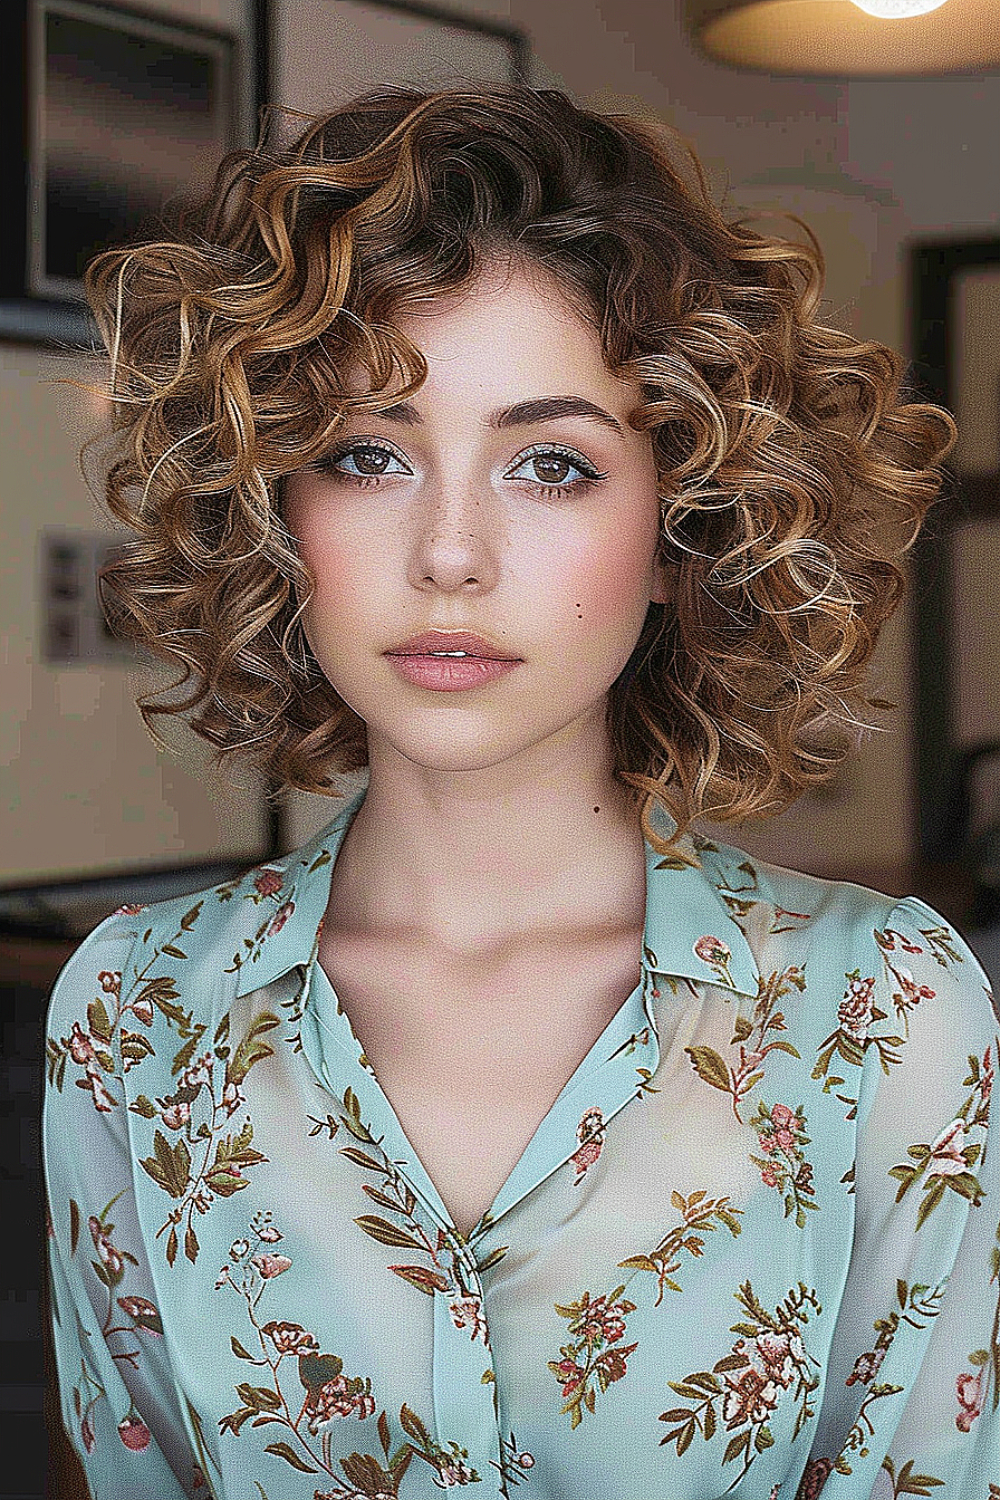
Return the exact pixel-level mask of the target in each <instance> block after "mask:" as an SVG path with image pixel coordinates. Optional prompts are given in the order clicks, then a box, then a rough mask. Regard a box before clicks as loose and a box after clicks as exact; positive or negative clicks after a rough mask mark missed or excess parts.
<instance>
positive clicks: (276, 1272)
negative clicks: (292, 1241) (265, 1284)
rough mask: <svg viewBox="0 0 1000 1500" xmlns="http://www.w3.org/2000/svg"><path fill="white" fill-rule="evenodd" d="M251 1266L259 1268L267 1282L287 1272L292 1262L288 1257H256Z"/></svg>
mask: <svg viewBox="0 0 1000 1500" xmlns="http://www.w3.org/2000/svg"><path fill="white" fill-rule="evenodd" d="M250 1264H251V1265H252V1266H256V1267H257V1270H258V1271H259V1272H260V1274H261V1275H262V1276H263V1278H264V1280H265V1281H270V1280H271V1278H272V1277H273V1276H280V1275H281V1273H282V1272H283V1271H287V1270H288V1268H289V1266H290V1265H291V1261H290V1260H289V1259H288V1256H287V1255H255V1256H254V1257H253V1260H252V1261H251V1262H250Z"/></svg>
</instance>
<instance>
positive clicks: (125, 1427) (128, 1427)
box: [118, 1411, 151, 1453]
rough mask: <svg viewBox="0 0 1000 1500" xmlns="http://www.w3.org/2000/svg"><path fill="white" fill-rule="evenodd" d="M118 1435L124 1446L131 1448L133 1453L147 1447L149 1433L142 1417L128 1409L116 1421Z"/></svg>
mask: <svg viewBox="0 0 1000 1500" xmlns="http://www.w3.org/2000/svg"><path fill="white" fill-rule="evenodd" d="M118 1436H119V1437H120V1438H121V1440H122V1442H123V1443H124V1444H125V1446H126V1448H131V1449H132V1452H133V1453H141V1452H142V1451H143V1449H144V1448H148V1447H149V1440H150V1437H151V1433H150V1431H149V1428H148V1427H147V1426H146V1424H145V1422H144V1421H143V1420H142V1418H141V1417H137V1416H136V1414H135V1412H131V1411H130V1412H129V1414H128V1416H127V1417H122V1419H121V1421H120V1422H119V1423H118Z"/></svg>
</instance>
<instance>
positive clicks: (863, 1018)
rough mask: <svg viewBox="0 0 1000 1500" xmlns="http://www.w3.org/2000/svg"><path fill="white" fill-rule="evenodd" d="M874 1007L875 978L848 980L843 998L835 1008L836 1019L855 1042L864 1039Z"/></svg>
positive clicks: (842, 1029)
mask: <svg viewBox="0 0 1000 1500" xmlns="http://www.w3.org/2000/svg"><path fill="white" fill-rule="evenodd" d="M874 1009H875V980H874V979H851V980H849V981H848V984H847V990H846V992H845V994H844V998H843V1000H842V1001H841V1004H840V1006H839V1008H838V1010H837V1020H838V1022H839V1023H840V1029H841V1031H846V1033H847V1035H848V1036H849V1037H853V1038H854V1040H855V1041H856V1042H863V1041H865V1040H866V1038H867V1036H868V1028H869V1026H870V1025H871V1020H872V1012H873V1011H874Z"/></svg>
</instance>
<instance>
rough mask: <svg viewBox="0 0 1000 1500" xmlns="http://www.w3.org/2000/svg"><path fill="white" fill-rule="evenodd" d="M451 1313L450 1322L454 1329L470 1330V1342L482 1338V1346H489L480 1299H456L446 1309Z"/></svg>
mask: <svg viewBox="0 0 1000 1500" xmlns="http://www.w3.org/2000/svg"><path fill="white" fill-rule="evenodd" d="M448 1311H449V1312H450V1313H451V1321H452V1322H453V1323H454V1325H455V1327H456V1328H471V1329H472V1342H473V1343H475V1341H476V1339H477V1338H482V1341H483V1343H484V1344H487V1345H488V1344H489V1332H488V1330H487V1326H486V1319H485V1317H484V1316H483V1304H482V1299H481V1298H479V1297H458V1298H456V1300H455V1301H454V1302H452V1303H451V1304H450V1306H449V1308H448Z"/></svg>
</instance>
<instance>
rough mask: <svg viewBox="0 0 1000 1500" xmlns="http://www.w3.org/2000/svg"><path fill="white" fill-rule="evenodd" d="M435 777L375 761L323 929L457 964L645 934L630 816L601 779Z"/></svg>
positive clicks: (589, 775)
mask: <svg viewBox="0 0 1000 1500" xmlns="http://www.w3.org/2000/svg"><path fill="white" fill-rule="evenodd" d="M609 762H610V755H609V754H608V755H599V756H594V757H592V758H591V759H590V761H589V762H588V761H585V762H584V763H583V764H579V763H578V764H576V765H574V766H572V767H571V766H569V765H568V764H566V763H565V762H563V763H562V764H558V763H552V764H550V765H549V766H548V767H546V768H541V767H539V768H538V774H536V775H535V776H533V777H528V778H526V777H525V774H524V773H525V767H524V765H523V764H519V765H518V767H517V769H516V774H514V770H513V768H504V767H499V768H498V767H488V768H483V769H477V770H463V771H440V770H435V769H428V768H427V767H424V766H417V765H414V763H413V762H411V761H406V760H405V759H404V758H403V757H395V758H393V757H390V756H384V755H375V756H373V757H372V760H371V766H370V780H369V787H368V793H367V795H366V797H365V800H364V803H363V804H362V806H361V808H360V810H359V811H358V813H357V814H356V816H355V818H354V821H353V823H352V824H351V827H350V829H349V830H348V832H347V835H346V836H345V839H344V843H343V845H342V847H341V850H340V853H339V855H338V858H337V862H336V865H335V867H334V872H333V880H332V885H331V897H330V912H329V918H328V920H329V922H330V923H331V924H332V926H333V927H334V928H335V929H336V930H339V931H342V932H353V933H355V934H363V935H365V936H368V937H372V938H380V937H385V938H389V937H393V936H397V937H398V936H400V935H401V934H402V933H403V932H407V933H409V934H410V935H411V936H413V937H416V938H420V939H425V940H428V941H432V942H434V943H435V944H437V945H438V946H439V947H440V948H441V949H442V951H445V952H448V953H451V954H454V955H456V956H472V955H485V954H487V953H494V954H499V953H501V952H502V951H504V950H509V949H511V948H512V947H513V946H514V945H516V944H517V943H520V942H525V941H531V940H533V939H534V940H540V939H541V940H544V939H545V938H546V937H554V936H556V935H558V934H566V933H567V932H572V933H581V934H582V933H588V934H594V933H597V932H600V931H605V932H608V933H611V932H614V931H621V930H622V929H636V928H641V927H642V923H643V918H644V913H645V894H646V891H645V853H644V845H643V840H642V833H641V829H640V826H639V814H638V811H637V810H636V808H635V806H634V804H633V803H632V801H631V798H630V796H629V794H628V790H627V788H625V787H623V786H622V785H621V783H620V782H618V781H617V780H616V779H615V777H614V775H613V773H612V770H611V767H610V763H609Z"/></svg>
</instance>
